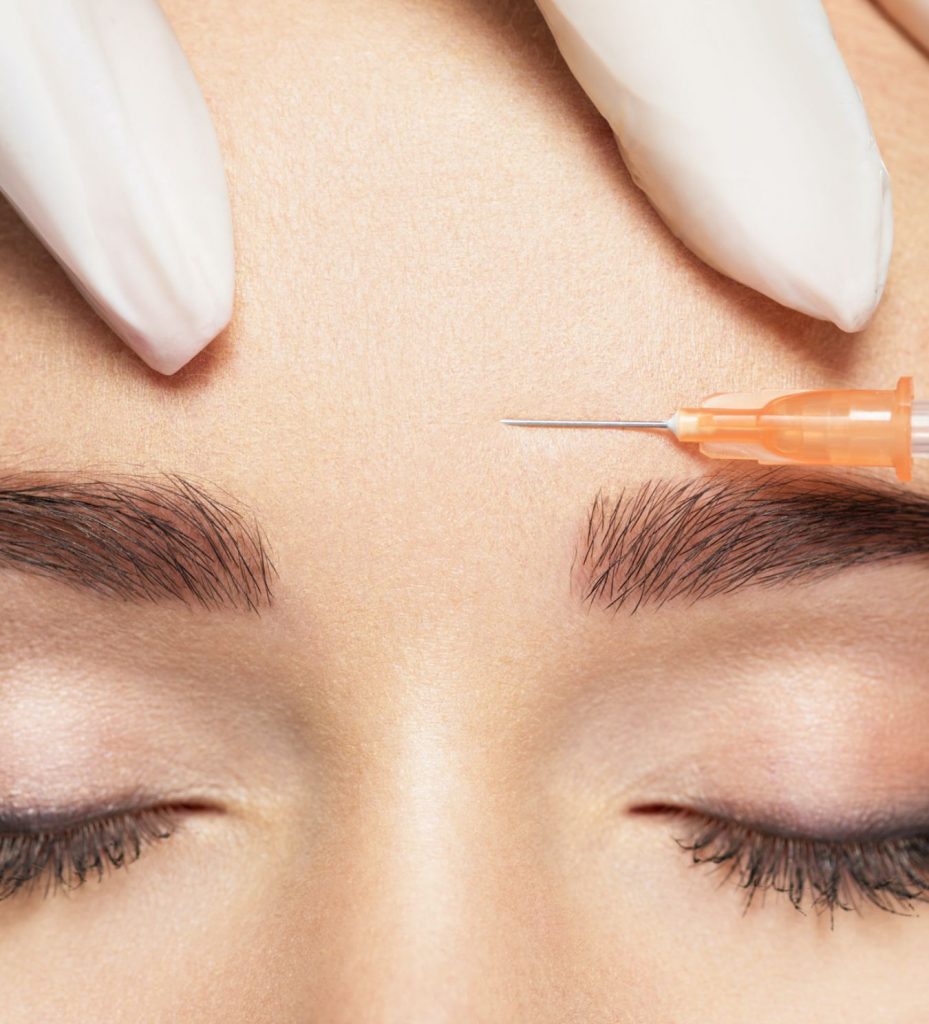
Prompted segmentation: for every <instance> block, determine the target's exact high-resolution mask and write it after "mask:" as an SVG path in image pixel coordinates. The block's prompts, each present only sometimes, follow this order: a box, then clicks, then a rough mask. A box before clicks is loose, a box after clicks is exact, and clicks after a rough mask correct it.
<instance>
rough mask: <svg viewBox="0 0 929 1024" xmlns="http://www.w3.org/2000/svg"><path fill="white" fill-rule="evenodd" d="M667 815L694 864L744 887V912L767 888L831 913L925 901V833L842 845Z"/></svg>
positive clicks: (904, 910)
mask: <svg viewBox="0 0 929 1024" xmlns="http://www.w3.org/2000/svg"><path fill="white" fill-rule="evenodd" d="M672 813H673V814H674V816H675V817H679V818H681V819H682V820H684V821H686V822H687V823H688V825H689V829H688V834H687V836H686V837H684V838H679V837H675V841H676V842H677V844H678V846H679V847H680V848H681V849H682V850H684V851H686V852H688V853H689V854H690V856H691V862H692V863H693V864H695V865H704V864H706V865H710V866H712V867H713V868H714V870H716V869H722V870H724V871H725V874H724V877H723V882H725V881H727V880H731V881H732V882H733V883H734V884H735V885H736V886H737V887H738V888H740V889H742V890H744V892H745V909H746V911H747V910H748V908H749V907H750V906H751V904H752V902H753V900H754V899H755V897H756V896H757V894H758V893H759V892H761V893H765V892H767V891H769V890H770V891H773V892H776V893H781V894H784V895H786V896H787V898H788V899H789V900H790V902H791V903H792V904H793V906H794V908H795V909H796V910H799V911H800V912H801V913H803V906H804V904H808V905H810V906H811V907H812V909H813V910H815V911H816V912H817V913H823V912H828V913H829V915H830V918H834V915H835V911H836V910H837V909H838V910H846V911H851V910H856V911H860V910H861V905H862V902H867V903H871V904H873V905H874V906H875V907H878V908H879V909H881V910H886V911H888V912H889V913H896V914H911V913H913V912H914V910H915V908H914V906H913V904H914V903H917V902H929V834H922V835H910V836H897V837H892V838H888V839H869V840H862V841H860V842H854V841H849V842H842V841H836V840H826V839H813V838H809V837H804V836H783V835H775V834H773V833H768V832H763V831H761V830H760V829H757V828H754V827H752V826H750V825H743V824H740V823H737V822H734V821H726V820H725V819H722V818H714V817H712V816H711V815H707V814H702V813H695V812H691V811H681V810H677V811H674V812H672ZM727 865H728V869H726V866H727Z"/></svg>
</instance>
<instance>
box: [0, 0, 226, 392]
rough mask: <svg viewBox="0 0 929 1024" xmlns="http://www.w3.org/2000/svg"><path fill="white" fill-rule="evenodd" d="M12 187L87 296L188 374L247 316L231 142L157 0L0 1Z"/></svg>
mask: <svg viewBox="0 0 929 1024" xmlns="http://www.w3.org/2000/svg"><path fill="white" fill-rule="evenodd" d="M0 25H2V30H0V191H2V192H3V193H4V194H5V195H6V196H7V198H8V199H9V200H10V202H11V203H12V204H13V206H14V207H15V208H16V209H17V210H18V211H19V213H20V215H21V216H22V217H23V219H24V220H25V221H26V222H27V223H28V224H29V226H30V227H31V228H32V230H33V231H34V232H35V233H36V234H37V235H38V237H39V238H40V239H41V240H42V242H43V243H44V244H45V245H46V246H47V247H48V249H49V250H50V252H51V253H52V254H53V255H54V256H55V258H56V259H57V260H58V261H59V262H60V263H61V265H62V266H63V267H64V269H65V270H66V271H67V272H68V274H69V275H70V277H71V278H72V280H73V281H74V283H75V284H76V285H77V287H78V288H79V289H80V290H81V292H82V293H83V294H84V296H85V297H86V298H87V300H88V302H90V304H91V305H92V306H93V307H94V309H96V311H97V312H98V313H99V314H100V316H101V317H102V318H103V319H104V320H105V321H106V322H107V323H108V324H109V325H110V327H111V328H112V329H113V330H114V331H115V332H116V333H117V334H118V335H119V336H120V337H121V338H122V339H123V340H124V341H125V342H126V343H127V344H128V345H130V346H131V347H132V348H133V349H134V350H135V351H136V352H137V353H138V354H139V355H140V356H141V357H142V358H143V359H144V360H145V362H146V363H148V364H149V365H150V366H152V367H153V368H154V369H156V370H159V371H160V372H161V373H174V372H175V371H176V370H178V369H180V367H182V366H183V365H184V364H185V363H187V362H188V360H190V359H192V358H193V356H195V355H196V354H197V353H198V352H199V351H200V350H201V349H202V348H203V347H204V346H205V345H206V344H207V343H208V342H210V341H211V340H212V339H213V338H214V337H215V336H216V335H217V334H218V333H219V331H220V330H222V328H223V327H224V326H225V325H226V324H227V323H228V321H229V318H230V316H231V314H232V297H233V251H232V223H231V216H230V210H229V199H228V195H227V192H226V181H225V176H224V173H223V165H222V160H221V157H220V153H219V145H218V142H217V139H216V134H215V132H214V130H213V125H212V122H211V120H210V116H209V112H208V111H207V107H206V104H205V102H204V99H203V96H202V94H201V92H200V88H199V86H198V85H197V81H196V79H195V78H194V75H193V72H192V71H191V69H190V66H189V64H188V63H187V60H186V58H185V57H184V54H183V53H182V52H181V49H180V46H179V45H178V43H177V40H176V39H175V37H174V35H173V33H172V32H171V28H170V26H169V25H168V23H167V21H166V20H165V17H164V15H163V14H162V12H161V9H160V8H159V7H158V4H157V3H156V2H155V0H29V2H28V3H23V2H22V0H0Z"/></svg>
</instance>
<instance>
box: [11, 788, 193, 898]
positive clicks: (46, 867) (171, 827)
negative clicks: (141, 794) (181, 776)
mask: <svg viewBox="0 0 929 1024" xmlns="http://www.w3.org/2000/svg"><path fill="white" fill-rule="evenodd" d="M177 819H178V814H177V812H175V811H172V810H171V809H170V808H164V807H155V808H147V809H144V810H141V811H132V812H121V813H117V814H110V815H107V816H106V817H102V818H97V819H94V820H90V821H85V822H80V823H78V824H75V825H72V826H69V827H67V828H62V829H58V830H53V829H50V830H49V831H46V832H38V831H33V832H27V831H22V832H16V831H14V830H13V829H12V828H11V824H10V823H7V824H6V825H5V827H4V828H3V829H2V830H0V901H2V900H5V899H9V898H10V897H12V896H14V895H15V894H16V893H18V892H20V891H21V890H26V891H30V890H31V889H33V888H34V887H35V886H36V883H37V882H38V881H39V879H41V878H42V877H43V876H44V877H45V878H46V879H47V881H46V886H45V892H44V896H46V897H47V896H48V895H49V893H50V892H51V893H54V892H57V891H58V890H59V889H69V890H70V889H76V888H78V887H79V886H81V885H83V884H84V882H86V881H87V879H88V878H89V877H90V876H91V875H93V874H96V875H97V879H98V881H102V880H103V876H104V875H105V874H107V873H109V872H110V871H112V870H114V869H116V868H121V867H125V866H126V865H128V864H131V863H133V862H134V861H136V860H138V858H139V857H140V856H141V854H142V850H143V849H144V848H145V847H146V846H150V845H152V844H153V843H156V842H158V841H159V840H163V839H169V838H170V837H171V836H172V835H173V834H174V832H175V830H176V827H177Z"/></svg>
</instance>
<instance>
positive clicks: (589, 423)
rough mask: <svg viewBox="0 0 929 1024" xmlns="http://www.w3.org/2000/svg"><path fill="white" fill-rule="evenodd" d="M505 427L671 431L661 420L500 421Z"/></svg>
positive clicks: (667, 424)
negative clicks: (611, 428)
mask: <svg viewBox="0 0 929 1024" xmlns="http://www.w3.org/2000/svg"><path fill="white" fill-rule="evenodd" d="M500 422H501V423H502V424H504V426H507V427H616V428H618V429H621V430H671V424H670V423H667V422H665V421H663V420H500Z"/></svg>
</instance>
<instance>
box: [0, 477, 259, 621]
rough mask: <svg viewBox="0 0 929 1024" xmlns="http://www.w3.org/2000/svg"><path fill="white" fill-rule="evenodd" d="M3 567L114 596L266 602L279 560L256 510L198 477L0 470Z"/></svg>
mask: <svg viewBox="0 0 929 1024" xmlns="http://www.w3.org/2000/svg"><path fill="white" fill-rule="evenodd" d="M0 569H12V570H19V571H22V572H25V573H27V574H31V575H35V576H41V577H45V578H47V579H53V580H58V581H60V582H62V583H65V584H67V585H69V586H71V587H73V588H77V589H80V590H86V591H92V592H94V593H96V594H99V595H102V596H104V597H108V598H116V599H122V600H130V601H132V600H135V601H143V602H144V601H148V602H154V601H165V600H172V599H173V600H179V601H183V602H185V603H187V604H195V605H200V606H202V607H204V608H209V609H218V608H230V609H238V610H246V611H258V610H259V609H260V608H261V607H262V606H267V605H270V603H271V599H272V593H271V582H272V579H273V577H274V576H275V569H274V566H273V564H272V562H271V559H270V556H269V554H268V548H267V542H266V540H265V538H264V534H263V533H262V531H261V529H260V527H259V525H258V523H257V521H256V520H255V518H254V516H253V515H251V514H250V513H248V512H247V511H245V510H244V508H242V507H240V506H238V505H237V504H235V503H234V502H233V500H232V499H226V498H220V497H219V495H218V494H217V493H211V490H209V489H207V487H205V486H201V485H199V484H195V483H193V482H192V481H191V480H189V479H187V478H185V477H182V476H178V475H174V474H163V475H160V476H158V477H145V476H137V475H122V476H116V477H111V478H107V479H87V480H83V481H82V480H78V479H74V478H73V477H65V476H64V475H63V474H58V475H51V474H42V475H41V477H40V476H39V475H37V474H24V473H20V474H16V475H10V474H8V475H0Z"/></svg>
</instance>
